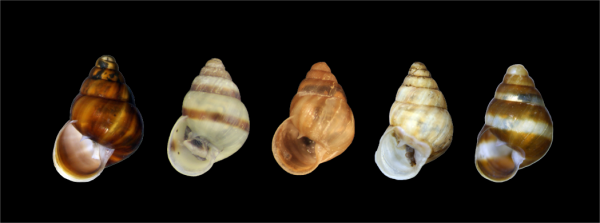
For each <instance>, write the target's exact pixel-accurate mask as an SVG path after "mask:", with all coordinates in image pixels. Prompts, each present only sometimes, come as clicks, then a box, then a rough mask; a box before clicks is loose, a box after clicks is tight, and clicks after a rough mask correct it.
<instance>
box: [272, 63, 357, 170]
mask: <svg viewBox="0 0 600 223" xmlns="http://www.w3.org/2000/svg"><path fill="white" fill-rule="evenodd" d="M353 139H354V115H353V114H352V110H351V109H350V106H349V105H348V103H347V101H346V95H345V94H344V90H343V89H342V86H340V84H338V82H337V79H336V78H335V76H334V75H333V74H332V73H331V69H329V66H327V64H326V63H324V62H320V63H316V64H314V65H313V66H312V67H311V69H310V71H308V74H306V78H305V79H304V80H303V81H302V82H301V83H300V86H299V87H298V92H297V93H296V95H295V96H294V98H293V99H292V104H291V106H290V117H289V118H287V119H286V120H285V121H284V122H283V123H281V125H279V127H278V128H277V131H276V132H275V135H274V136H273V143H272V148H273V156H274V157H275V161H277V163H278V164H279V166H281V168H283V170H285V171H286V172H288V173H290V174H293V175H306V174H309V173H311V172H312V171H314V170H315V169H316V168H317V166H318V165H319V164H321V163H323V162H326V161H329V160H331V159H333V158H334V157H336V156H339V155H340V154H342V153H343V152H344V151H345V150H346V149H347V148H348V147H349V146H350V144H351V143H352V140H353Z"/></svg>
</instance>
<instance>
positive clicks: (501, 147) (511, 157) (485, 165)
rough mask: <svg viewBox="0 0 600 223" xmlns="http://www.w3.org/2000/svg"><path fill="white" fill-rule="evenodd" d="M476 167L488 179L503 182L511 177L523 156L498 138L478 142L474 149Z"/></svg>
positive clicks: (517, 168)
mask: <svg viewBox="0 0 600 223" xmlns="http://www.w3.org/2000/svg"><path fill="white" fill-rule="evenodd" d="M475 160H476V165H477V169H478V170H479V171H480V172H481V173H482V175H483V176H484V177H485V178H487V179H488V180H491V181H494V182H503V181H506V180H509V179H510V178H512V177H513V176H514V175H515V174H516V173H517V170H519V165H521V163H522V162H523V160H525V157H524V156H523V155H522V154H521V153H519V152H518V151H516V150H513V149H512V148H510V147H509V146H508V145H507V144H506V143H505V142H503V141H500V140H493V141H485V142H479V143H478V144H477V148H476V151H475Z"/></svg>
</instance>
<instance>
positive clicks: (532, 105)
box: [475, 64, 553, 182]
mask: <svg viewBox="0 0 600 223" xmlns="http://www.w3.org/2000/svg"><path fill="white" fill-rule="evenodd" d="M552 137H553V125H552V118H551V117H550V113H549V112H548V109H547V108H546V106H545V104H544V100H543V99H542V95H541V94H540V92H539V91H538V90H537V89H536V88H535V84H534V82H533V79H532V78H531V77H530V76H529V73H528V72H527V70H526V69H525V67H524V66H522V65H520V64H516V65H513V66H511V67H509V68H508V70H507V72H506V74H505V75H504V79H503V81H502V83H501V84H500V85H499V86H498V88H497V89H496V93H495V95H494V99H492V101H491V102H490V104H489V105H488V108H487V111H486V114H485V125H484V126H483V128H482V129H481V131H480V133H479V136H478V137H477V147H476V150H475V166H476V168H477V170H478V171H479V173H480V174H481V175H482V176H483V177H484V178H486V179H488V180H490V181H493V182H504V181H507V180H509V179H511V178H512V177H514V176H515V174H516V173H517V170H519V169H522V168H524V167H527V166H530V165H531V164H533V163H535V162H537V161H539V160H540V159H541V158H542V157H543V156H544V155H545V154H546V153H547V152H548V150H549V149H550V145H551V144H552Z"/></svg>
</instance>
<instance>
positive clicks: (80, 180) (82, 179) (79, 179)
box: [52, 120, 114, 183]
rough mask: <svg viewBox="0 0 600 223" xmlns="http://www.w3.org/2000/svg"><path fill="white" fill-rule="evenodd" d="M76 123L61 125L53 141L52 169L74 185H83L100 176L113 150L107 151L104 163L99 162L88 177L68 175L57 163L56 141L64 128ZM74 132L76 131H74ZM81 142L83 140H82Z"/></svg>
mask: <svg viewBox="0 0 600 223" xmlns="http://www.w3.org/2000/svg"><path fill="white" fill-rule="evenodd" d="M74 122H77V121H76V120H69V121H67V122H66V123H65V125H63V127H62V128H61V130H60V131H59V133H58V136H57V137H56V139H55V141H54V149H53V150H52V162H53V164H54V167H55V168H56V171H57V172H58V173H59V174H60V175H61V176H62V177H63V178H65V179H67V180H70V181H72V182H76V183H85V182H90V181H92V180H94V179H96V178H97V177H98V176H100V174H101V173H102V172H103V171H104V169H105V168H106V162H107V161H108V157H110V155H112V153H113V151H114V150H111V151H109V153H108V156H107V157H106V159H105V161H103V162H102V161H101V164H100V166H99V167H98V169H99V170H98V171H97V172H95V173H93V174H90V175H89V176H85V177H78V176H74V175H72V174H70V173H68V171H67V170H65V169H64V168H66V167H63V166H61V165H60V164H59V163H60V162H61V161H59V159H60V158H59V157H58V153H57V152H56V150H57V148H58V147H57V146H58V141H59V140H60V139H61V136H63V134H64V131H65V129H66V128H68V127H69V125H70V124H71V123H74ZM71 126H72V125H71ZM72 128H73V129H75V128H74V127H72ZM75 131H77V130H76V129H75ZM78 134H79V135H81V133H79V132H78ZM82 140H83V139H82Z"/></svg>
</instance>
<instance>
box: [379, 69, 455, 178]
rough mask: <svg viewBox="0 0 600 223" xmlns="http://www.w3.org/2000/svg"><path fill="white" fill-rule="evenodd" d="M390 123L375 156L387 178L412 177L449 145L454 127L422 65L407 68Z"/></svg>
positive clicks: (438, 93) (443, 102)
mask: <svg viewBox="0 0 600 223" xmlns="http://www.w3.org/2000/svg"><path fill="white" fill-rule="evenodd" d="M389 120H390V126H389V127H388V128H387V130H386V131H385V133H384V134H383V136H382V137H381V139H380V141H379V147H378V148H377V152H376V153H375V162H376V163H377V166H378V167H379V169H380V170H381V172H383V174H384V175H386V176H387V177H389V178H392V179H396V180H407V179H410V178H413V177H414V176H416V175H417V174H418V173H419V171H420V170H421V168H422V167H423V165H425V164H426V163H429V162H431V161H433V160H435V159H437V158H438V157H439V156H441V155H442V154H444V153H445V152H446V150H447V149H448V147H450V143H451V142H452V134H453V133H454V126H453V125H452V119H451V118H450V113H448V109H447V105H446V100H445V99H444V95H443V94H442V92H441V91H439V89H438V85H437V83H436V82H435V80H433V79H432V78H431V74H430V72H429V71H428V70H427V68H426V67H425V65H424V64H423V63H420V62H415V63H413V64H412V66H411V67H410V70H409V72H408V76H406V78H404V82H403V83H402V86H400V89H398V93H397V94H396V101H395V102H394V104H393V105H392V108H391V110H390V114H389Z"/></svg>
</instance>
